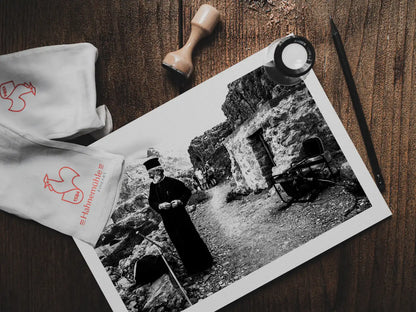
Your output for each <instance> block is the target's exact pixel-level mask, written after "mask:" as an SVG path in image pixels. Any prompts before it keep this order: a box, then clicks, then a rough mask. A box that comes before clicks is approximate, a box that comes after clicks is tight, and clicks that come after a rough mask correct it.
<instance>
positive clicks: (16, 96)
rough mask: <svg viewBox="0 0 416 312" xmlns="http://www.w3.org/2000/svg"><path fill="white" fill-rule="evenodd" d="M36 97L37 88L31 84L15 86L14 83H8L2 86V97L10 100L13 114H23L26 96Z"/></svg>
mask: <svg viewBox="0 0 416 312" xmlns="http://www.w3.org/2000/svg"><path fill="white" fill-rule="evenodd" d="M29 93H31V94H33V95H36V88H35V87H34V86H33V85H32V83H31V82H24V83H19V84H17V85H15V84H14V81H7V82H4V83H2V84H1V85H0V97H1V98H2V99H5V100H9V101H10V102H11V103H10V107H9V111H11V112H21V111H22V110H24V109H25V107H26V101H25V100H24V99H23V96H24V95H26V94H29Z"/></svg>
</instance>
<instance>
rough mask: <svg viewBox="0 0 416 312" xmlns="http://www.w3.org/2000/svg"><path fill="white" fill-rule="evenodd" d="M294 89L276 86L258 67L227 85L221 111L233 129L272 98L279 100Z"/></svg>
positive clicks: (261, 68)
mask: <svg viewBox="0 0 416 312" xmlns="http://www.w3.org/2000/svg"><path fill="white" fill-rule="evenodd" d="M294 88H296V86H295V87H285V86H279V85H276V83H275V82H273V81H271V80H270V79H269V78H268V77H267V75H266V74H265V72H264V69H263V67H260V68H258V69H256V70H254V71H252V72H251V73H249V74H247V75H245V76H243V77H241V78H240V79H237V80H235V81H233V82H231V83H230V84H228V90H229V91H228V93H227V96H226V99H225V102H224V104H223V105H222V111H223V112H224V115H225V117H227V121H228V122H229V123H230V124H231V125H232V127H233V129H235V128H237V127H238V126H240V125H241V124H242V123H243V122H245V121H246V120H247V119H250V118H251V117H252V116H253V114H254V113H255V112H256V111H257V110H258V108H259V107H260V106H261V105H262V103H265V102H267V101H269V100H271V99H272V98H280V97H283V96H285V95H286V94H288V93H290V92H291V91H292V90H293V89H294Z"/></svg>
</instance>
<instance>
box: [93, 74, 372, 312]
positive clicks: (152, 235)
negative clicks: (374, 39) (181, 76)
mask: <svg viewBox="0 0 416 312" xmlns="http://www.w3.org/2000/svg"><path fill="white" fill-rule="evenodd" d="M208 83H210V82H209V81H208ZM218 85H221V80H220V79H217V80H216V81H215V82H214V81H213V82H211V85H208V86H207V87H205V91H203V90H204V89H203V88H199V90H200V93H199V94H198V96H197V97H195V94H194V95H193V97H191V98H192V99H193V100H192V101H188V102H189V103H186V102H187V100H186V98H185V99H184V100H183V102H182V103H181V104H182V105H183V106H181V104H178V103H175V105H176V104H178V105H177V106H176V107H175V108H173V107H172V106H173V104H172V105H170V110H169V112H172V111H175V115H172V114H170V113H169V112H166V113H165V114H162V111H161V110H163V109H164V108H163V107H162V108H161V110H159V113H158V114H154V115H152V113H153V112H152V113H149V114H147V115H145V116H144V117H142V118H139V119H138V120H137V123H139V122H140V119H143V122H142V123H141V124H142V125H141V129H142V130H143V131H146V139H143V140H142V141H141V142H140V144H138V145H137V146H138V147H137V149H135V150H133V149H131V150H129V151H126V153H127V154H128V156H129V157H128V161H127V167H126V171H125V175H124V180H123V183H122V187H121V194H120V197H119V201H118V204H117V207H116V209H115V211H114V213H113V214H112V216H111V220H110V222H109V223H108V225H107V226H106V228H105V230H104V232H103V233H102V235H101V237H100V239H99V241H98V243H97V245H96V247H95V252H96V254H97V256H98V257H99V259H100V261H101V263H102V265H103V266H104V268H105V270H106V272H107V274H108V275H109V277H110V279H111V281H112V283H113V285H114V287H115V288H116V290H117V292H118V294H119V296H120V297H121V299H122V301H123V303H124V305H125V306H126V308H127V310H128V311H149V312H150V311H152V312H153V311H158V312H163V311H184V310H187V309H188V308H190V307H192V306H193V305H195V304H201V302H203V301H204V299H206V298H209V297H210V296H212V295H214V294H216V293H218V292H221V291H222V290H223V289H225V288H227V287H228V286H230V285H233V284H236V283H239V282H240V281H242V282H241V283H244V280H245V278H246V277H247V276H253V273H254V274H255V272H256V271H257V270H259V269H261V268H262V267H264V266H266V265H268V264H270V263H272V262H274V261H275V260H276V259H279V258H282V257H284V256H285V255H287V254H288V253H290V252H291V251H293V250H295V249H297V248H300V247H301V246H303V245H304V244H306V243H308V242H311V241H313V240H314V239H315V238H317V237H319V236H320V235H321V234H323V233H325V232H327V231H329V230H331V229H333V228H336V227H337V226H338V225H340V224H343V223H344V222H348V220H351V219H353V218H354V217H356V216H358V215H360V214H361V213H363V212H365V211H366V210H367V209H369V208H371V207H372V204H371V203H370V201H369V199H368V197H367V195H366V192H365V191H364V189H363V187H362V184H361V183H360V182H359V180H358V179H357V177H356V174H355V172H354V170H353V168H352V166H351V164H350V163H349V161H347V159H346V157H345V155H344V152H343V150H342V149H341V148H340V145H339V142H338V141H337V139H336V138H335V136H334V134H333V132H332V131H331V129H330V127H329V126H328V123H327V122H326V120H325V118H324V117H323V115H322V113H321V111H320V109H319V107H318V105H317V103H316V101H315V99H314V98H313V97H312V95H311V92H310V90H309V89H308V87H307V86H306V85H305V83H303V82H300V83H298V84H296V85H293V86H282V85H279V84H278V83H276V82H274V81H273V80H272V79H270V78H269V76H268V75H267V73H266V72H265V68H264V67H263V66H258V67H257V68H256V69H254V70H251V71H250V72H248V73H247V74H244V75H241V76H240V77H239V78H238V79H236V80H233V81H231V82H229V83H222V88H218ZM198 97H200V99H202V98H203V100H201V101H202V102H204V103H210V104H209V105H210V107H209V108H206V111H207V112H208V111H209V113H204V112H205V111H204V110H199V108H198V107H197V104H198V103H195V102H198ZM177 102H178V101H177ZM192 106H195V108H194V109H195V110H194V111H192V109H188V110H187V109H185V108H190V107H192ZM205 106H206V105H205ZM193 112H194V113H193ZM166 115H169V117H170V118H163V117H166ZM175 118H179V119H178V120H176V121H175ZM172 120H173V121H172ZM341 127H342V125H341ZM129 131H130V133H131V138H130V140H132V141H134V140H140V139H139V138H138V135H137V136H135V135H133V132H132V131H131V130H129V129H127V130H126V131H125V132H124V133H121V136H125V135H126V133H129ZM116 133H117V132H116ZM135 133H137V134H140V132H135ZM110 139H111V136H110ZM114 141H115V140H114ZM109 143H110V142H108V143H107V144H109Z"/></svg>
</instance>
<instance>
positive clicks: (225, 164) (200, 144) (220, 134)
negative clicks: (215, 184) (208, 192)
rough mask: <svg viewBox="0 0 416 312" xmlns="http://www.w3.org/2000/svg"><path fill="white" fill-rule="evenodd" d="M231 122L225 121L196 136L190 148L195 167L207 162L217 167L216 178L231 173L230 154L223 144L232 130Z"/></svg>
mask: <svg viewBox="0 0 416 312" xmlns="http://www.w3.org/2000/svg"><path fill="white" fill-rule="evenodd" d="M232 131H233V130H232V127H231V124H230V123H229V122H223V123H221V124H219V125H217V126H215V127H213V128H212V129H210V130H208V131H206V132H205V133H204V134H203V135H201V136H199V137H196V138H194V139H193V140H192V141H191V143H190V145H189V148H188V153H189V157H190V160H191V163H192V165H193V167H194V168H198V167H203V166H204V165H205V163H206V162H209V164H210V165H211V166H212V167H213V168H215V174H216V178H217V179H219V180H221V179H223V178H224V177H226V176H229V175H230V174H231V172H230V168H231V163H230V156H229V155H228V152H227V150H226V148H225V147H224V145H223V141H224V139H225V138H226V137H227V136H229V135H230V134H231V132H232Z"/></svg>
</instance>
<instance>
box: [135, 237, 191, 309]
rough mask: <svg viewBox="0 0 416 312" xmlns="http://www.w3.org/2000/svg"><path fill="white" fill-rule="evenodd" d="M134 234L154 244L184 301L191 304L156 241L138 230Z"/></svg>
mask: <svg viewBox="0 0 416 312" xmlns="http://www.w3.org/2000/svg"><path fill="white" fill-rule="evenodd" d="M136 234H139V235H140V236H141V237H143V238H144V239H146V240H148V241H149V242H150V243H152V244H153V245H155V246H156V248H157V250H158V251H159V254H160V256H161V257H162V259H163V262H165V264H166V266H167V268H168V270H169V273H170V274H171V275H172V277H173V279H174V280H175V282H176V284H177V285H178V287H179V289H180V291H181V292H182V294H183V296H184V297H185V299H186V301H188V303H189V304H190V305H193V304H192V302H191V300H190V299H189V297H188V295H187V294H186V290H185V289H184V288H183V287H182V285H181V283H180V282H179V280H178V278H177V277H176V275H175V273H173V270H172V268H171V267H170V265H169V263H168V261H167V260H166V258H165V256H164V255H163V252H162V246H160V245H159V244H158V243H156V242H155V241H154V240H152V239H150V238H148V237H147V236H144V235H143V234H142V233H140V232H139V231H137V232H136ZM173 256H174V257H175V258H177V259H179V258H178V257H177V256H176V255H173Z"/></svg>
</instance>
